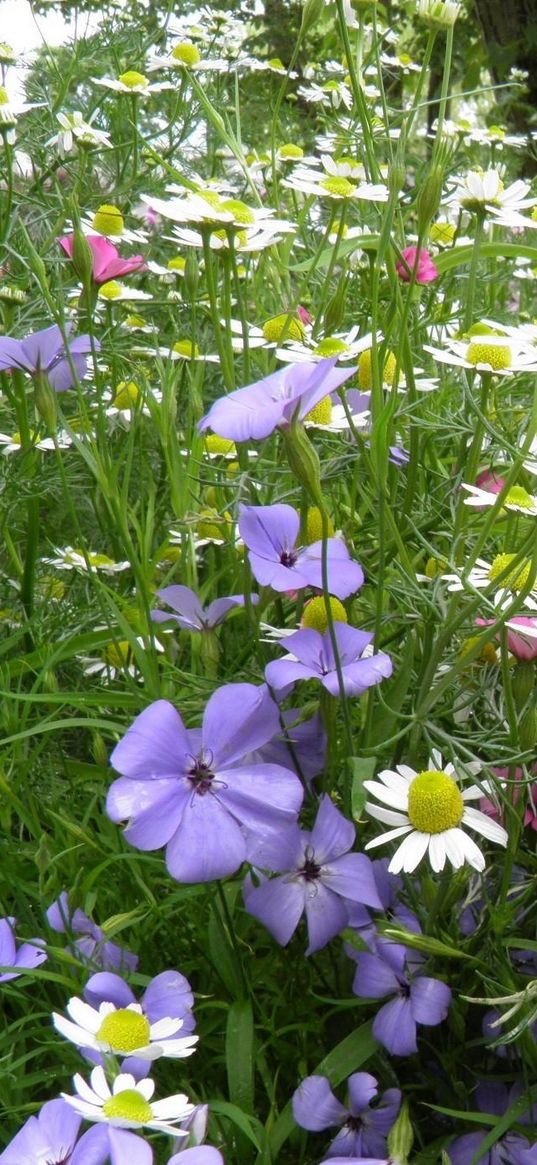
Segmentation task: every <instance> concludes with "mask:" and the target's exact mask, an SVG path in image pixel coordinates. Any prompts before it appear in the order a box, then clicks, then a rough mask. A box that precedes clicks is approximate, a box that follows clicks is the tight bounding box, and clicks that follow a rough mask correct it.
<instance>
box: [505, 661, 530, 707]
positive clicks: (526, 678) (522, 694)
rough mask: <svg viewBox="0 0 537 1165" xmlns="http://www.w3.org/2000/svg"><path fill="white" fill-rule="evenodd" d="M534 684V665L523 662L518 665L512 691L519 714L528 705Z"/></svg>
mask: <svg viewBox="0 0 537 1165" xmlns="http://www.w3.org/2000/svg"><path fill="white" fill-rule="evenodd" d="M534 684H535V668H534V665H533V663H531V662H527V663H526V662H522V661H521V662H520V663H517V665H516V667H515V668H514V669H513V675H512V679H511V690H512V692H513V700H514V702H515V706H516V708H517V709H518V711H519V712H521V711H522V709H523V708H524V707H525V705H526V704H527V702H528V700H529V698H530V696H531V693H532V692H533V687H534Z"/></svg>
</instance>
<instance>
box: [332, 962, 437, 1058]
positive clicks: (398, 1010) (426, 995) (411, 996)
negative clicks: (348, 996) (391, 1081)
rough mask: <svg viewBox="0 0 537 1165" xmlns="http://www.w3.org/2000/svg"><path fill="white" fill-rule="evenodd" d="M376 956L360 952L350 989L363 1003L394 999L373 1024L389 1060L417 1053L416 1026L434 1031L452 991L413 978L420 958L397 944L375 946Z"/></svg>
mask: <svg viewBox="0 0 537 1165" xmlns="http://www.w3.org/2000/svg"><path fill="white" fill-rule="evenodd" d="M376 950H377V952H378V953H376V954H374V953H372V952H370V951H360V952H359V954H358V957H357V959H356V963H357V968H356V974H355V976H354V982H353V986H352V989H353V991H354V993H355V995H359V996H360V997H361V998H363V999H382V998H383V997H384V996H385V995H393V996H394V998H393V999H391V1000H390V1001H389V1003H385V1004H384V1006H383V1007H381V1009H380V1011H378V1012H377V1014H376V1016H375V1019H374V1021H373V1035H374V1036H375V1039H377V1040H378V1041H379V1044H382V1046H383V1047H384V1048H386V1050H387V1051H388V1052H391V1054H392V1056H409V1055H411V1054H412V1052H417V1050H418V1045H417V1040H416V1027H417V1024H419V1023H423V1024H427V1025H428V1026H430V1027H435V1026H436V1025H437V1024H439V1023H441V1022H442V1020H443V1019H445V1018H446V1015H447V1013H448V1010H449V1005H450V1003H451V991H450V989H449V987H448V986H447V984H446V983H442V982H441V981H440V980H439V979H430V978H429V977H428V976H427V975H419V974H416V970H417V968H418V967H419V963H420V961H421V960H420V957H419V955H417V953H416V952H415V951H413V952H412V954H411V956H409V963H411V967H410V966H409V967H406V966H405V964H406V962H407V955H408V952H407V950H406V948H405V947H404V946H401V945H400V944H398V943H391V942H384V943H382V944H377V945H376Z"/></svg>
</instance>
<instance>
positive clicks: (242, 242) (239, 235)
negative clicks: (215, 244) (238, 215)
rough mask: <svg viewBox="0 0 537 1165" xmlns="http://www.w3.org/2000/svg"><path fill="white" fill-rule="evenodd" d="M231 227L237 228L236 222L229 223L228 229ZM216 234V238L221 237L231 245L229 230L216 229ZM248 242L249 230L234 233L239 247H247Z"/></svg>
mask: <svg viewBox="0 0 537 1165" xmlns="http://www.w3.org/2000/svg"><path fill="white" fill-rule="evenodd" d="M230 228H231V230H235V224H234V223H232V222H230V223H228V230H229V229H230ZM214 234H215V238H217V239H221V240H222V242H223V243H227V244H228V245H229V235H228V234H227V231H225V230H221V231H215V232H214ZM247 242H248V232H247V231H236V233H235V235H234V243H235V246H237V244H238V246H239V247H245V246H246V244H247Z"/></svg>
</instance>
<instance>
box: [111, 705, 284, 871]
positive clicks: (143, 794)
mask: <svg viewBox="0 0 537 1165" xmlns="http://www.w3.org/2000/svg"><path fill="white" fill-rule="evenodd" d="M279 726H280V725H279V717H278V708H277V706H276V704H275V703H274V701H273V700H272V699H271V696H270V694H269V692H268V689H267V688H266V686H265V685H262V686H261V687H256V686H255V685H254V684H226V685H224V687H222V688H219V689H218V690H217V691H216V692H214V693H213V695H212V696H211V698H210V700H209V702H208V704H207V707H206V709H205V714H204V717H203V725H202V727H201V728H195V729H186V728H185V726H184V724H183V721H182V719H181V717H180V715H179V713H178V712H177V711H176V709H175V708H174V707H173V706H172V704H169V703H168V701H167V700H157V702H156V703H154V704H151V705H150V706H149V707H148V708H146V709H145V711H144V712H141V713H140V715H139V716H137V717H136V720H135V721H134V723H133V724H132V725H131V727H130V728H129V729H128V731H127V733H126V735H125V736H124V737H123V740H121V741H120V742H119V744H118V745H117V746H116V748H115V749H114V751H113V753H112V757H111V763H112V764H113V766H114V768H115V769H117V771H118V772H120V773H121V774H122V776H121V778H120V779H119V780H117V781H115V782H114V784H113V785H112V787H111V789H110V791H109V793H108V800H107V812H108V815H109V817H111V819H112V821H115V822H119V821H128V825H127V828H126V829H125V836H126V838H127V840H128V841H130V843H131V845H135V846H138V848H139V849H142V850H153V849H159V848H160V847H161V846H163V845H165V846H166V864H167V867H168V870H169V872H170V874H171V875H172V877H173V878H176V879H177V881H178V882H208V881H211V880H212V879H214V878H225V877H226V876H227V875H228V874H233V873H235V870H237V869H238V868H239V866H240V865H242V863H243V861H245V859H246V858H247V857H248V854H249V848H250V839H252V838H253V839H254V840H255V839H257V841H260V840H263V839H265V838H266V839H268V838H270V837H272V835H273V834H274V833H277V834H279V833H281V832H282V831H283V832H284V833H285V830H286V827H288V826H290V825H292V824H293V823H294V822H295V821H296V815H297V813H298V810H299V808H300V805H301V803H302V796H303V793H302V786H301V784H300V781H299V780H298V778H297V777H296V776H295V774H294V773H292V772H291V771H290V770H289V769H286V768H283V767H282V766H280V765H273V764H265V763H261V764H259V763H256V762H255V761H254V762H249V760H248V754H249V753H252V752H255V751H256V749H258V748H260V747H261V746H262V745H263V744H266V742H267V741H268V740H270V738H271V737H272V736H274V735H275V734H276V733H277V732H278V731H279Z"/></svg>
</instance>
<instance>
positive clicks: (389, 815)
mask: <svg viewBox="0 0 537 1165" xmlns="http://www.w3.org/2000/svg"><path fill="white" fill-rule="evenodd" d="M365 808H366V809H367V812H368V813H370V814H371V817H375V818H376V820H377V821H383V822H384V823H385V824H386V825H408V817H407V816H406V814H404V813H394V811H393V810H392V809H383V808H382V807H381V806H380V805H374V804H373V802H372V801H366V803H365Z"/></svg>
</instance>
